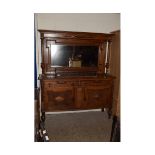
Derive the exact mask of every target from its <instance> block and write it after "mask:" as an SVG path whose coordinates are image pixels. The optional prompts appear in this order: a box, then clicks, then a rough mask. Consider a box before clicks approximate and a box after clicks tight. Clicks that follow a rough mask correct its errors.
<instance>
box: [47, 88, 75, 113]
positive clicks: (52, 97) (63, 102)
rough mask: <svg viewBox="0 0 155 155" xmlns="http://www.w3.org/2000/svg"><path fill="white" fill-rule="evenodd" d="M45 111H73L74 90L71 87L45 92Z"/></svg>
mask: <svg viewBox="0 0 155 155" xmlns="http://www.w3.org/2000/svg"><path fill="white" fill-rule="evenodd" d="M46 97H47V99H46V101H45V102H46V103H45V105H47V110H56V111H57V110H70V109H74V107H75V106H74V89H73V88H72V87H63V88H55V89H52V90H47V92H46Z"/></svg>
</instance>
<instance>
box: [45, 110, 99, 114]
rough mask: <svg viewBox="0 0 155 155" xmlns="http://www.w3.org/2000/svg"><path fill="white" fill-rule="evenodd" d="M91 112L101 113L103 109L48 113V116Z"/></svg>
mask: <svg viewBox="0 0 155 155" xmlns="http://www.w3.org/2000/svg"><path fill="white" fill-rule="evenodd" d="M91 111H101V109H91V110H78V111H62V112H46V114H64V113H80V112H91Z"/></svg>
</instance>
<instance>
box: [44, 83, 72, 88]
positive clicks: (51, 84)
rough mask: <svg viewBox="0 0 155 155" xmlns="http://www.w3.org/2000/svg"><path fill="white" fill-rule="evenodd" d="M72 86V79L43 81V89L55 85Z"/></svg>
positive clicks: (54, 86)
mask: <svg viewBox="0 0 155 155" xmlns="http://www.w3.org/2000/svg"><path fill="white" fill-rule="evenodd" d="M72 86H74V82H72V81H51V82H45V83H44V89H45V90H46V89H47V90H53V89H55V88H57V87H60V88H61V87H62V88H63V87H72Z"/></svg>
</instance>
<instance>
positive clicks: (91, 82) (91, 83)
mask: <svg viewBox="0 0 155 155" xmlns="http://www.w3.org/2000/svg"><path fill="white" fill-rule="evenodd" d="M80 84H81V85H82V86H109V85H112V81H106V80H87V81H81V82H80Z"/></svg>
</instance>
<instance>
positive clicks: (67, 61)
mask: <svg viewBox="0 0 155 155" xmlns="http://www.w3.org/2000/svg"><path fill="white" fill-rule="evenodd" d="M98 50H99V47H98V46H78V45H51V65H52V66H62V67H97V66H98Z"/></svg>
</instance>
